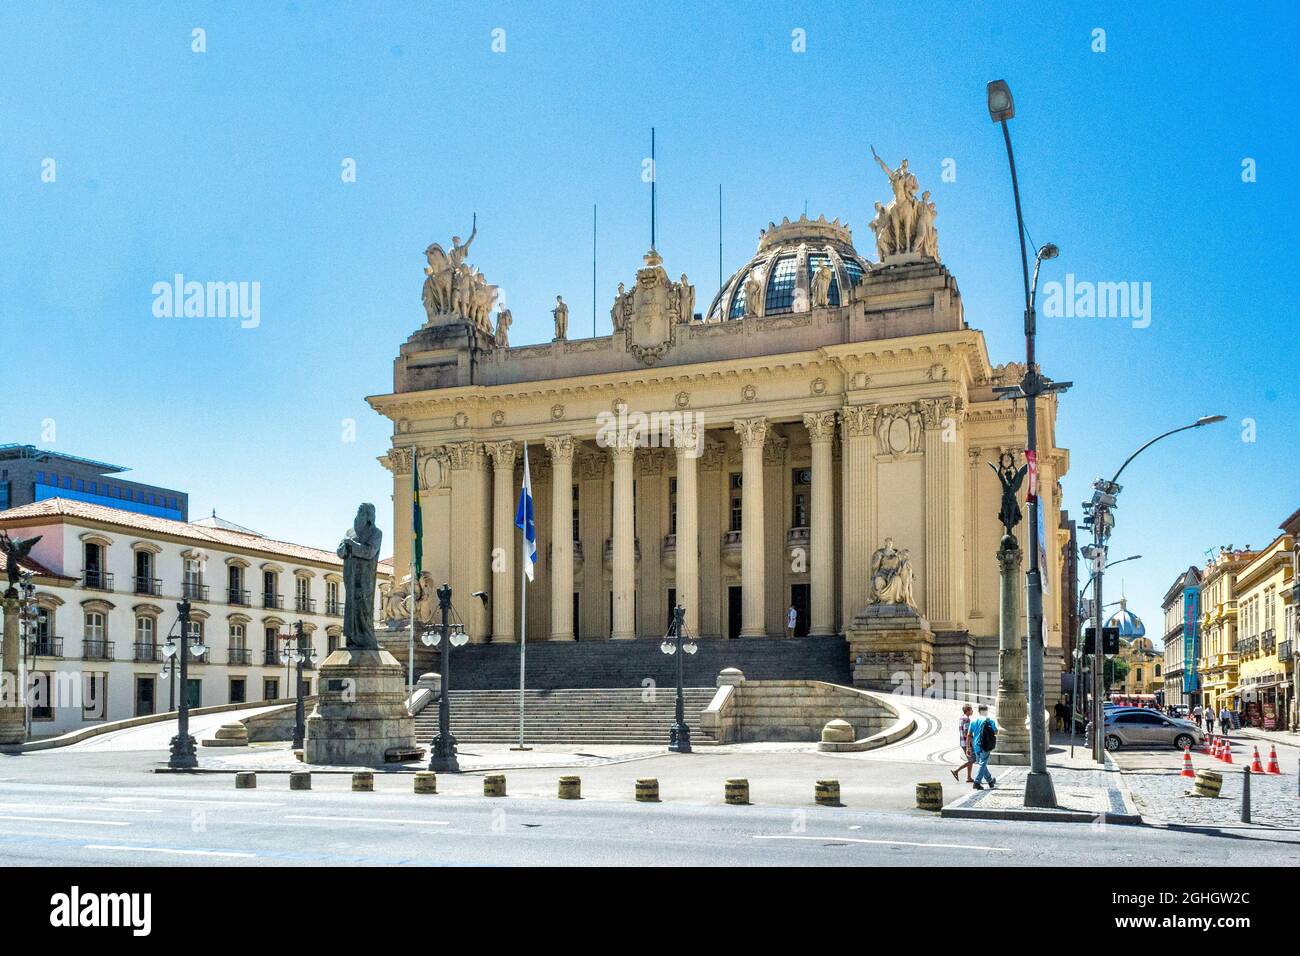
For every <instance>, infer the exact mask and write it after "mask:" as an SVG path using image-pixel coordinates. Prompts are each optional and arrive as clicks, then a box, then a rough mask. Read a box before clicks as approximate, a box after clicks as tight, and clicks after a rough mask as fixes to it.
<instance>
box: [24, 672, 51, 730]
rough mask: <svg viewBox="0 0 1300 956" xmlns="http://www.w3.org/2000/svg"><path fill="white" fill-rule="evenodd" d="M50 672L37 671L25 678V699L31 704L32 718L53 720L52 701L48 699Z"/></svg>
mask: <svg viewBox="0 0 1300 956" xmlns="http://www.w3.org/2000/svg"><path fill="white" fill-rule="evenodd" d="M50 688H51V681H50V673H49V671H37V672H35V673H33V674H32V675H31V676H30V677H28V678H27V700H28V702H29V703H30V704H31V705H32V720H53V719H54V701H53V700H51V699H50Z"/></svg>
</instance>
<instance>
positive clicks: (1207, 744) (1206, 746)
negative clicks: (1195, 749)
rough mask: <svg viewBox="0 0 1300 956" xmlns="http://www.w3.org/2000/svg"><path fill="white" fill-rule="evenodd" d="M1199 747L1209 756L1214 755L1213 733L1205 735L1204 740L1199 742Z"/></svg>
mask: <svg viewBox="0 0 1300 956" xmlns="http://www.w3.org/2000/svg"><path fill="white" fill-rule="evenodd" d="M1201 749H1202V750H1204V751H1205V752H1206V753H1207V754H1209V755H1210V756H1214V734H1206V735H1205V740H1204V741H1202V743H1201Z"/></svg>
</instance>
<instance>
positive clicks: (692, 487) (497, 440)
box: [369, 218, 1069, 687]
mask: <svg viewBox="0 0 1300 956" xmlns="http://www.w3.org/2000/svg"><path fill="white" fill-rule="evenodd" d="M430 248H431V249H433V248H435V247H430ZM465 248H466V247H462V246H459V245H456V246H454V250H460V257H461V261H463V256H464V252H463V250H464V249H465ZM439 254H441V250H440V249H439ZM435 258H436V257H433V256H431V257H430V265H431V269H430V270H426V272H428V273H429V274H430V280H429V283H433V282H435V281H436V280H437V279H438V274H437V272H436V270H435V269H434V268H433V267H434V264H435ZM437 262H438V264H439V266H438V267H439V268H443V269H454V268H456V267H457V265H458V261H457V259H456V256H455V254H454V253H453V255H452V256H451V257H450V259H441V258H438V259H437ZM448 262H450V263H451V265H446V263H448ZM629 279H630V280H631V282H632V285H631V288H630V289H629V290H627V291H625V290H624V287H623V285H620V287H619V294H618V296H617V297H616V299H615V302H614V305H613V308H612V310H611V315H612V318H613V326H614V331H613V334H611V335H606V336H601V337H596V338H585V339H568V338H567V336H566V335H565V331H566V329H565V326H567V321H565V322H564V324H563V325H562V324H561V321H560V319H561V317H560V316H557V322H556V325H557V329H556V332H557V334H556V339H555V340H554V341H551V342H547V343H542V344H537V345H523V346H510V345H508V344H506V343H503V342H502V341H501V340H502V339H505V338H506V337H507V335H508V327H509V314H508V313H505V314H504V323H503V322H502V321H500V320H499V321H498V323H497V327H496V329H493V328H491V327H490V326H489V325H488V324H487V323H485V322H483V321H482V319H481V315H479V316H476V317H475V318H466V317H463V316H462V315H461V314H459V312H458V311H457V310H456V309H455V308H454V307H452V308H450V310H448V308H446V307H444V308H443V309H442V311H437V310H435V308H433V307H431V306H430V305H429V300H430V297H431V296H433V295H434V294H433V293H428V292H427V290H426V292H427V294H426V309H427V310H428V312H429V314H428V321H427V322H426V323H425V324H424V325H423V326H422V327H421V328H419V329H418V330H417V331H416V332H415V333H414V334H413V335H412V336H411V337H410V338H409V339H408V340H407V341H406V343H405V344H403V345H402V346H401V349H400V354H399V355H398V357H397V360H396V363H395V367H394V381H393V391H392V393H391V394H386V395H379V396H373V397H371V398H370V399H369V402H370V404H371V405H372V406H373V407H374V408H375V410H376V411H378V412H379V413H380V414H382V415H384V416H386V417H387V418H389V419H391V421H392V423H393V439H392V449H391V451H390V452H389V453H388V454H387V455H385V456H384V457H383V458H382V459H381V461H382V463H383V464H384V465H385V467H387V468H388V469H389V470H390V471H391V472H392V475H393V528H394V538H395V554H394V565H395V568H396V576H397V577H398V578H400V577H401V576H402V575H403V574H404V573H405V572H406V570H407V569H408V568H409V567H410V563H411V557H412V555H411V541H412V535H411V530H410V529H411V518H410V515H411V507H412V475H411V462H412V453H413V451H414V450H416V449H418V452H419V457H418V461H419V470H420V474H419V483H420V489H421V492H420V494H421V501H422V510H423V527H424V553H423V556H422V560H423V567H424V569H425V570H426V571H429V572H431V573H432V574H433V576H434V577H435V578H436V579H437V580H438V581H442V580H447V581H449V582H450V584H451V586H452V588H453V592H454V594H455V596H456V597H455V605H456V609H457V611H458V613H459V614H460V615H461V617H462V618H463V619H464V622H465V626H466V629H467V630H468V632H469V634H470V637H471V640H472V641H474V642H516V641H518V639H519V634H520V619H519V600H520V594H519V590H520V574H519V561H520V535H519V533H518V531H517V530H516V529H515V527H514V515H515V506H516V500H517V498H518V494H519V488H520V482H521V480H522V451H523V447H524V444H525V443H527V446H528V449H529V461H530V470H531V475H532V480H533V485H534V498H535V501H536V511H537V532H538V533H537V539H538V567H537V577H536V580H535V582H534V583H532V584H530V585H529V586H528V592H527V598H526V600H527V605H526V607H527V636H528V640H529V641H530V642H531V641H534V640H550V641H574V640H579V641H606V640H615V641H618V640H633V639H651V638H655V639H657V638H659V637H661V636H662V635H663V633H664V631H665V627H666V622H667V618H668V614H669V609H670V607H671V606H672V605H673V604H674V603H677V604H681V605H683V606H684V608H685V613H686V618H685V620H686V627H687V628H688V630H689V632H690V633H691V634H693V635H696V636H698V637H700V638H703V639H706V640H707V639H719V640H725V639H728V638H742V639H743V638H755V639H758V638H765V637H784V636H786V634H787V623H788V622H787V615H788V609H789V608H790V607H791V606H793V607H794V608H795V610H796V627H795V632H796V635H797V636H801V635H803V634H813V635H835V634H842V633H844V631H845V629H846V628H847V626H848V625H849V624H850V623H851V622H852V619H853V617H854V616H855V615H857V614H858V613H859V612H860V611H862V609H863V608H864V606H865V605H866V604H867V603H868V601H869V596H870V595H869V591H870V583H869V578H870V567H871V561H872V556H873V554H874V553H875V551H876V550H877V549H878V548H880V547H881V546H882V544H884V542H885V541H886V539H892V541H893V545H894V547H895V548H897V549H899V550H900V551H901V550H903V549H905V550H906V551H907V552H908V557H909V559H910V562H911V566H912V568H913V573H914V581H913V593H914V599H915V603H916V607H917V610H919V612H920V613H921V614H922V615H924V616H925V617H926V618H927V619H928V621H929V623H930V627H931V628H932V629H933V631H934V634H935V641H936V647H937V648H938V649H939V650H940V653H937V655H936V660H937V661H947V662H949V666H963V665H964V666H969V665H970V662H971V660H972V656H971V654H970V653H969V652H963V654H962V655H958V656H955V657H954V656H953V655H945V654H944V653H942V648H943V647H945V646H948V647H958V648H963V647H964V648H966V649H970V648H974V649H976V650H978V649H980V648H984V649H985V650H986V651H987V650H988V649H989V648H992V649H993V652H995V651H996V640H997V633H998V595H999V591H998V563H997V559H996V557H995V552H996V551H997V550H998V542H999V539H1000V536H1001V534H1002V529H1001V526H1000V525H999V523H998V512H999V502H1000V485H999V480H998V477H997V475H996V474H995V473H994V470H993V469H992V468H990V467H989V463H992V462H996V461H997V460H998V457H999V455H1000V454H1001V453H1003V452H1010V453H1012V454H1013V455H1014V456H1015V459H1016V463H1017V465H1019V464H1021V463H1023V460H1024V456H1023V449H1024V446H1025V409H1024V403H1023V402H1021V401H1008V400H998V398H997V396H996V395H995V393H994V391H993V389H994V387H995V386H999V385H1009V384H1015V383H1016V382H1018V381H1019V379H1020V377H1021V375H1022V374H1023V371H1024V368H1023V366H1022V365H1017V364H1015V363H1008V364H999V365H994V364H992V363H991V362H990V359H989V356H988V353H987V349H986V346H985V341H984V336H983V335H982V334H981V332H979V331H978V330H977V329H974V328H971V327H970V326H969V325H967V322H966V319H965V316H964V314H963V309H962V300H961V296H960V293H959V292H958V289H957V284H956V282H955V280H954V279H953V277H952V275H951V274H950V273H949V272H948V271H947V269H946V268H945V267H944V266H943V265H942V264H941V263H940V262H939V261H938V260H937V258H935V257H934V255H926V254H924V253H916V252H910V253H903V254H898V255H891V256H887V257H886V258H885V261H884V262H882V263H873V262H869V261H868V260H867V259H865V258H863V257H862V256H860V255H859V254H858V253H857V252H856V251H855V249H854V247H853V241H852V236H851V234H850V232H849V230H848V228H847V227H845V226H842V225H840V224H839V222H838V221H836V222H827V221H826V220H825V219H824V218H822V219H817V220H810V219H807V218H801V219H800V220H798V221H796V222H790V221H788V220H787V221H784V222H782V223H781V224H779V225H777V224H773V225H771V226H769V228H768V229H767V230H765V231H764V232H763V233H762V235H761V238H760V242H759V246H758V251H757V254H756V255H755V256H754V258H753V259H752V260H751V261H750V262H748V263H747V264H746V265H744V266H743V267H742V268H741V269H740V270H739V271H738V272H737V273H736V274H735V275H734V276H733V277H732V278H731V279H730V280H728V282H727V283H725V284H724V286H723V288H722V289H720V290H719V291H718V293H717V295H716V297H715V298H714V299H713V301H712V304H711V305H710V307H709V309H708V311H707V312H706V313H696V312H694V309H693V303H694V289H693V288H691V287H690V285H689V283H688V282H687V280H686V277H685V276H682V277H681V280H680V281H674V280H672V279H671V278H669V275H668V273H667V271H666V270H665V268H664V266H663V263H662V262H661V261H660V259H659V256H658V254H657V253H656V252H655V251H654V250H651V251H650V253H649V254H647V256H646V259H645V264H644V266H643V268H641V269H640V270H639V271H638V272H636V273H635V275H630V276H629ZM426 285H428V284H426ZM452 285H453V286H454V276H453V282H452ZM489 288H490V287H489ZM565 318H566V319H567V317H565ZM1055 421H1056V400H1055V398H1054V397H1049V398H1048V399H1047V400H1046V402H1045V403H1044V405H1043V406H1041V408H1040V413H1039V418H1038V422H1039V428H1040V434H1039V436H1038V447H1039V450H1040V451H1039V461H1040V470H1039V483H1038V484H1039V489H1040V493H1041V495H1042V501H1043V506H1044V507H1043V513H1044V515H1045V518H1044V522H1045V527H1044V531H1045V541H1046V542H1047V543H1048V546H1047V548H1046V552H1047V558H1048V561H1047V567H1046V574H1045V578H1046V583H1047V585H1048V587H1049V588H1050V590H1051V593H1052V594H1059V590H1058V589H1059V587H1060V571H1061V558H1060V552H1061V549H1060V547H1059V540H1058V536H1059V535H1060V534H1062V533H1064V532H1062V531H1060V529H1059V528H1058V515H1059V509H1060V507H1061V502H1060V486H1059V483H1058V482H1059V478H1060V477H1061V476H1062V475H1063V474H1064V473H1065V471H1066V469H1067V467H1068V462H1069V458H1068V453H1067V452H1066V451H1065V450H1064V449H1061V448H1058V447H1057V445H1056V441H1055ZM611 423H614V424H613V426H611ZM623 423H629V424H628V425H627V427H624V424H623ZM1023 495H1024V489H1022V491H1021V500H1022V502H1023ZM1017 531H1018V532H1019V533H1020V535H1021V543H1022V547H1025V546H1027V537H1028V535H1027V528H1026V525H1025V524H1024V523H1022V524H1021V525H1020V527H1019V528H1018V529H1017ZM475 591H486V592H488V593H489V594H490V600H489V601H488V602H487V603H486V604H484V603H481V602H479V601H477V600H472V599H471V598H470V594H471V593H472V592H475ZM1060 604H1061V602H1060V601H1058V600H1055V599H1053V600H1047V601H1045V602H1044V608H1045V614H1046V615H1047V617H1046V621H1045V633H1046V635H1047V642H1048V648H1049V654H1048V657H1049V664H1048V667H1049V675H1048V677H1049V683H1048V686H1049V687H1054V686H1056V676H1055V675H1056V674H1057V673H1059V669H1060V647H1061V632H1060V622H1059V620H1058V618H1059V612H1058V608H1059V606H1060ZM987 660H988V659H987V658H986V659H985V661H986V665H987ZM994 660H995V659H994ZM994 666H995V665H994Z"/></svg>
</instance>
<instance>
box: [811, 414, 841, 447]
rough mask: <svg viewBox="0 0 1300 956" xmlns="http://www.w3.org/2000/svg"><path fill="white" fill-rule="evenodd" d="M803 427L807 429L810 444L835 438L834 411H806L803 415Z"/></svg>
mask: <svg viewBox="0 0 1300 956" xmlns="http://www.w3.org/2000/svg"><path fill="white" fill-rule="evenodd" d="M803 427H804V428H806V429H808V441H809V442H810V443H812V444H817V443H818V442H824V441H833V440H834V438H835V413H834V412H807V413H805V414H804V417H803Z"/></svg>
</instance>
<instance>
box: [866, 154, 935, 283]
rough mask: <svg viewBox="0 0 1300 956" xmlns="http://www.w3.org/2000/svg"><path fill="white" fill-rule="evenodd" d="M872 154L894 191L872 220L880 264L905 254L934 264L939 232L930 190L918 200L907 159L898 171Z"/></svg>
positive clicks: (878, 206) (913, 177) (915, 184)
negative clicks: (929, 260) (892, 196)
mask: <svg viewBox="0 0 1300 956" xmlns="http://www.w3.org/2000/svg"><path fill="white" fill-rule="evenodd" d="M871 155H872V156H873V157H875V160H876V163H877V164H878V165H879V166H880V168H881V169H883V170H884V171H885V175H886V176H888V177H889V185H890V186H891V187H893V190H894V198H893V199H891V200H890V201H889V203H888V205H884V206H882V205H881V204H880V203H879V202H877V203H876V218H875V219H873V220H872V221H871V230H872V232H874V233H875V234H876V251H877V252H878V253H879V255H880V260H881V262H884V261H885V260H886V259H888V258H891V257H895V256H904V255H911V256H914V257H917V258H920V257H927V258H930V259H934V260H936V261H937V260H938V258H939V233H938V232H937V231H936V230H935V228H934V217H935V209H934V203H933V202H931V201H930V193H929V191H928V190H927V191H926V192H924V193H922V194H921V198H920V199H918V198H917V197H916V190H917V182H916V176H914V175H913V174H912V171H911V170H910V169H908V168H907V160H903V161H902V162H901V163H900V164H899V166H898V168H897V169H890V168H889V166H888V165H887V164H886V163H885V161H884V160H883V159H881V158H880V156H879V155H877V153H876V150H875V148H874V147H873V148H872V150H871Z"/></svg>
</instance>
